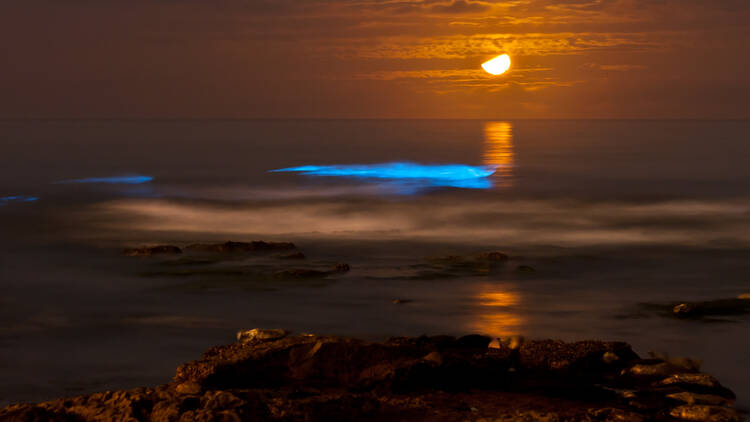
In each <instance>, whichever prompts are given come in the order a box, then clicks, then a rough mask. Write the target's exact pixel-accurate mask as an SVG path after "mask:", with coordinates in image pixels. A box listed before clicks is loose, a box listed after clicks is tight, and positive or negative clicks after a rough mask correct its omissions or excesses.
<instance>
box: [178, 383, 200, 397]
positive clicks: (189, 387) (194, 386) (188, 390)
mask: <svg viewBox="0 0 750 422" xmlns="http://www.w3.org/2000/svg"><path fill="white" fill-rule="evenodd" d="M175 391H177V392H178V393H180V394H198V393H200V392H201V386H200V384H198V383H195V382H183V383H180V384H177V385H176V386H175Z"/></svg>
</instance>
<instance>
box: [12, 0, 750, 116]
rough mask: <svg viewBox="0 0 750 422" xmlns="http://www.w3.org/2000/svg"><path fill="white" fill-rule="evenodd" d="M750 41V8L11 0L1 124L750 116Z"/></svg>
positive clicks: (616, 1) (674, 3)
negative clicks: (505, 59) (490, 69)
mask: <svg viewBox="0 0 750 422" xmlns="http://www.w3.org/2000/svg"><path fill="white" fill-rule="evenodd" d="M749 45H750V1H747V0H565V1H562V0H508V1H489V0H478V1H469V0H151V1H147V0H127V1H125V0H4V1H1V2H0V118H48V117H64V118H477V119H515V118H701V119H712V118H721V119H724V118H730V119H731V118H750V106H748V104H747V102H748V99H750V78H748V74H747V73H748V69H750V46H749ZM503 53H507V54H509V55H510V57H511V60H512V67H511V69H510V70H509V71H508V72H507V73H505V74H504V75H500V76H492V75H489V74H487V73H485V72H484V71H483V70H482V69H481V67H480V66H481V64H482V63H483V62H484V61H486V60H488V59H490V58H492V57H494V56H497V55H499V54H503Z"/></svg>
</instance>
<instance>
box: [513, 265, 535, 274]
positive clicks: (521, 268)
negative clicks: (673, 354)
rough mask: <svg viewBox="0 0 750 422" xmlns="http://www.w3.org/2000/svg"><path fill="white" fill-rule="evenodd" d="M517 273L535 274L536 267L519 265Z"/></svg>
mask: <svg viewBox="0 0 750 422" xmlns="http://www.w3.org/2000/svg"><path fill="white" fill-rule="evenodd" d="M516 271H518V272H520V273H533V272H536V270H535V269H534V267H530V266H528V265H519V266H518V268H516Z"/></svg>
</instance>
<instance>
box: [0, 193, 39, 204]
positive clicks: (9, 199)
mask: <svg viewBox="0 0 750 422" xmlns="http://www.w3.org/2000/svg"><path fill="white" fill-rule="evenodd" d="M38 200H39V198H37V197H36V196H25V195H18V196H4V197H2V198H0V206H2V205H5V204H7V203H9V202H34V201H38Z"/></svg>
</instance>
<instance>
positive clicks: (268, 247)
mask: <svg viewBox="0 0 750 422" xmlns="http://www.w3.org/2000/svg"><path fill="white" fill-rule="evenodd" d="M185 249H186V250H189V251H194V252H213V253H242V252H276V251H289V250H295V249H297V247H296V246H295V245H294V243H291V242H264V241H260V240H258V241H253V242H231V241H230V242H224V243H196V244H193V245H188V246H186V247H185Z"/></svg>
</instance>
